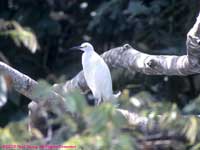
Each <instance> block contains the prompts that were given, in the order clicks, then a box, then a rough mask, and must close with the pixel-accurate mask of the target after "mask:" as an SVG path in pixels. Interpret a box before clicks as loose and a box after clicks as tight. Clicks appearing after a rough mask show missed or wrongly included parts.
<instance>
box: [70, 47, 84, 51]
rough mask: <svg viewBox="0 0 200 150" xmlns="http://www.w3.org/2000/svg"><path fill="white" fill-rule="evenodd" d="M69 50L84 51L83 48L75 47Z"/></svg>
mask: <svg viewBox="0 0 200 150" xmlns="http://www.w3.org/2000/svg"><path fill="white" fill-rule="evenodd" d="M69 50H72V51H74V50H81V51H82V47H81V46H74V47H72V48H70V49H69Z"/></svg>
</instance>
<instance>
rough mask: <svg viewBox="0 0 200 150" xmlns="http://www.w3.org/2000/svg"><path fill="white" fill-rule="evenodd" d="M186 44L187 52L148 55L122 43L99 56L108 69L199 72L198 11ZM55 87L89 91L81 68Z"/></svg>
mask: <svg viewBox="0 0 200 150" xmlns="http://www.w3.org/2000/svg"><path fill="white" fill-rule="evenodd" d="M186 47H187V49H186V51H187V54H186V55H183V56H175V55H149V54H145V53H142V52H140V51H138V50H136V49H134V48H133V47H131V46H130V45H129V44H125V45H124V46H122V47H117V48H113V49H110V50H109V51H107V52H105V53H103V54H102V55H101V56H102V58H103V59H104V61H105V62H106V63H107V65H108V66H109V67H110V68H123V69H126V70H128V71H130V72H140V73H143V74H146V75H168V76H172V75H176V76H187V75H191V74H196V73H200V61H199V60H200V14H199V16H198V17H197V20H196V22H195V24H194V26H193V27H192V28H191V29H190V31H189V32H188V34H187V40H186ZM56 86H57V88H59V89H63V90H64V91H68V90H71V89H76V88H81V89H82V90H83V91H87V90H89V88H88V86H87V84H86V81H85V79H84V75H83V71H81V72H80V73H78V74H77V75H76V76H75V77H74V78H72V79H71V80H69V81H67V82H66V83H65V84H64V86H59V85H56Z"/></svg>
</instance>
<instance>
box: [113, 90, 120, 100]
mask: <svg viewBox="0 0 200 150" xmlns="http://www.w3.org/2000/svg"><path fill="white" fill-rule="evenodd" d="M121 93H122V92H121V91H119V92H118V93H117V94H113V96H114V98H118V97H119V96H120V95H121Z"/></svg>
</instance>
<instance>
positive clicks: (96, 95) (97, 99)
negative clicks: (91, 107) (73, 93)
mask: <svg viewBox="0 0 200 150" xmlns="http://www.w3.org/2000/svg"><path fill="white" fill-rule="evenodd" d="M92 94H93V96H94V98H95V105H99V104H100V103H101V101H102V99H101V95H100V93H98V91H94V90H93V91H92Z"/></svg>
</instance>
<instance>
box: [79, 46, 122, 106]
mask: <svg viewBox="0 0 200 150" xmlns="http://www.w3.org/2000/svg"><path fill="white" fill-rule="evenodd" d="M79 49H80V50H82V51H84V53H83V55H82V66H83V73H84V77H85V80H86V82H87V85H88V86H89V88H90V90H91V91H92V94H93V96H94V97H95V98H96V99H97V104H99V103H100V102H101V101H108V100H113V99H115V98H117V97H118V96H119V95H120V93H118V94H116V95H114V94H113V89H112V79H111V75H110V70H109V68H108V66H107V64H106V63H105V62H104V60H103V59H102V58H101V57H100V56H99V55H98V54H97V53H96V52H95V51H94V48H93V46H92V45H91V44H90V43H83V44H81V46H80V47H79Z"/></svg>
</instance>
